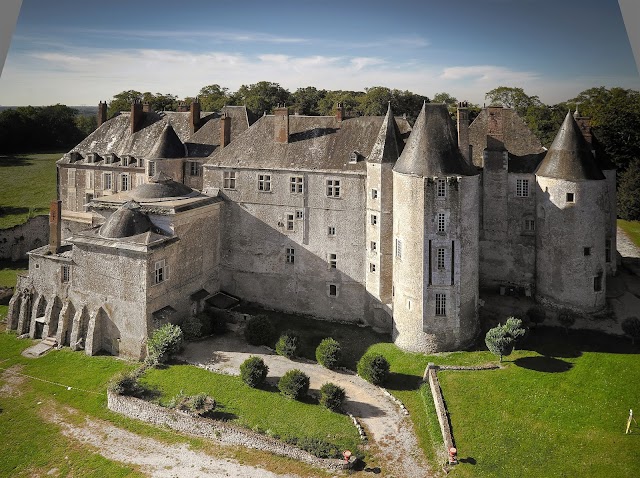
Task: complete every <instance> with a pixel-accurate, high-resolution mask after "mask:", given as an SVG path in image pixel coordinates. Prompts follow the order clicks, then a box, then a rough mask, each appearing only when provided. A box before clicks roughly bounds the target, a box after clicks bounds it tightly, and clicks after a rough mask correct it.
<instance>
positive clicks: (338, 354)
mask: <svg viewBox="0 0 640 478" xmlns="http://www.w3.org/2000/svg"><path fill="white" fill-rule="evenodd" d="M341 359H342V349H341V348H340V343H339V342H338V341H337V340H335V339H332V338H331V337H327V338H326V339H323V340H322V342H320V345H318V347H317V348H316V360H317V361H318V363H319V364H320V365H322V366H323V367H327V368H328V369H334V368H336V367H337V366H338V364H339V363H340V360H341Z"/></svg>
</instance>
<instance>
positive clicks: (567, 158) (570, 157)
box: [536, 112, 605, 181]
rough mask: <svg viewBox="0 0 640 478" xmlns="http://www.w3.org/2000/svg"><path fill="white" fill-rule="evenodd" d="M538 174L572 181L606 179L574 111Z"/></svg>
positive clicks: (566, 119) (548, 152) (568, 116)
mask: <svg viewBox="0 0 640 478" xmlns="http://www.w3.org/2000/svg"><path fill="white" fill-rule="evenodd" d="M536 175H537V176H544V177H547V178H556V179H566V180H569V181H585V180H593V179H605V177H604V174H602V171H601V170H600V168H598V165H597V163H596V160H595V158H594V157H593V154H592V153H591V147H590V146H589V143H587V140H585V139H584V136H582V133H581V132H580V128H579V126H578V124H577V123H576V120H575V119H574V118H573V116H572V115H571V112H568V113H567V116H566V117H565V119H564V122H563V123H562V126H561V127H560V131H558V134H557V135H556V138H555V139H554V140H553V143H552V144H551V147H550V148H549V151H547V154H546V155H545V157H544V159H543V160H542V162H541V163H540V166H538V169H537V170H536Z"/></svg>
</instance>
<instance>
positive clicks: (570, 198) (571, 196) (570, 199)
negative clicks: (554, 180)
mask: <svg viewBox="0 0 640 478" xmlns="http://www.w3.org/2000/svg"><path fill="white" fill-rule="evenodd" d="M567 202H575V195H574V194H573V193H567Z"/></svg>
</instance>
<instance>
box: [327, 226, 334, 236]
mask: <svg viewBox="0 0 640 478" xmlns="http://www.w3.org/2000/svg"><path fill="white" fill-rule="evenodd" d="M327 235H328V236H335V235H336V228H335V227H333V226H329V227H327Z"/></svg>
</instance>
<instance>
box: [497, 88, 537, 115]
mask: <svg viewBox="0 0 640 478" xmlns="http://www.w3.org/2000/svg"><path fill="white" fill-rule="evenodd" d="M485 98H486V99H487V100H489V103H490V104H491V105H494V106H504V107H505V108H513V109H514V110H516V111H517V112H518V114H519V115H520V116H524V115H525V113H526V111H527V108H529V107H530V106H535V105H541V104H542V102H541V101H540V98H538V97H537V96H529V95H527V94H526V93H525V92H524V90H523V89H522V88H514V87H511V86H498V87H497V88H494V89H493V90H491V91H488V92H487V93H486V94H485Z"/></svg>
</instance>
